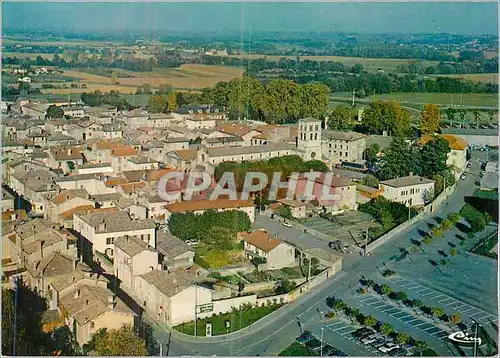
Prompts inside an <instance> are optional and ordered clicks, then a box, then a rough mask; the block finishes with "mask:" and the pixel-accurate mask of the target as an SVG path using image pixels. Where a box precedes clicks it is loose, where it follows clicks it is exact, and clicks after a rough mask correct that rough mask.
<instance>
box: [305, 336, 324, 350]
mask: <svg viewBox="0 0 500 358" xmlns="http://www.w3.org/2000/svg"><path fill="white" fill-rule="evenodd" d="M306 347H307V348H310V349H312V350H314V349H315V348H320V347H321V341H320V340H319V339H317V338H316V337H314V338H313V339H311V340H310V341H309V342H307V343H306Z"/></svg>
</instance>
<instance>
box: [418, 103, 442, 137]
mask: <svg viewBox="0 0 500 358" xmlns="http://www.w3.org/2000/svg"><path fill="white" fill-rule="evenodd" d="M440 120H441V113H440V112H439V108H438V106H437V105H436V104H424V108H423V109H422V112H421V113H420V132H421V133H422V134H434V133H437V131H438V130H439V121H440Z"/></svg>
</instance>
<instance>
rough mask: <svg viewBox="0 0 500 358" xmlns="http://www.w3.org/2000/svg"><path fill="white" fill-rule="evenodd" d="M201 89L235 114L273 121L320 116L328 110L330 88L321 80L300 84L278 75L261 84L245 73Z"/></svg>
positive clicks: (205, 97)
mask: <svg viewBox="0 0 500 358" xmlns="http://www.w3.org/2000/svg"><path fill="white" fill-rule="evenodd" d="M202 92H203V95H202V98H203V100H204V102H205V103H207V104H213V105H215V106H218V107H225V108H227V110H228V111H229V115H230V117H232V118H237V117H251V118H253V119H257V120H264V121H266V122H273V123H288V122H294V121H296V120H297V119H298V118H303V117H315V118H318V117H320V116H322V115H324V114H325V113H326V110H327V108H328V97H329V95H330V92H329V90H328V88H327V87H326V86H324V85H322V84H319V83H307V84H304V85H300V84H297V83H294V82H293V81H290V80H283V79H277V80H272V81H270V82H269V83H266V84H262V83H261V82H260V81H258V80H257V79H255V78H250V77H246V76H245V77H242V78H236V79H234V80H232V81H230V82H219V83H217V85H216V86H215V87H214V88H205V89H203V91H202Z"/></svg>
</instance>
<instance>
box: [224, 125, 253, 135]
mask: <svg viewBox="0 0 500 358" xmlns="http://www.w3.org/2000/svg"><path fill="white" fill-rule="evenodd" d="M216 129H217V130H218V131H220V132H224V133H228V134H232V135H236V136H240V137H242V136H244V135H245V134H248V133H250V132H251V131H253V130H255V131H257V132H260V131H259V130H256V129H253V128H252V127H249V126H245V125H240V124H223V125H218V126H217V127H216Z"/></svg>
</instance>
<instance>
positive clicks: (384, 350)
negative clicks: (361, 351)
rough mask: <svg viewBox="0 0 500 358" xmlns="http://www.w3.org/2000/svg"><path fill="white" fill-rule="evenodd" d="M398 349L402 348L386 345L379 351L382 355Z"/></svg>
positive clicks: (396, 345) (392, 344) (393, 344)
mask: <svg viewBox="0 0 500 358" xmlns="http://www.w3.org/2000/svg"><path fill="white" fill-rule="evenodd" d="M396 348H400V346H399V344H396V343H387V344H384V345H383V346H382V347H379V348H378V350H379V351H381V352H382V353H389V352H390V351H392V350H393V349H396Z"/></svg>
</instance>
